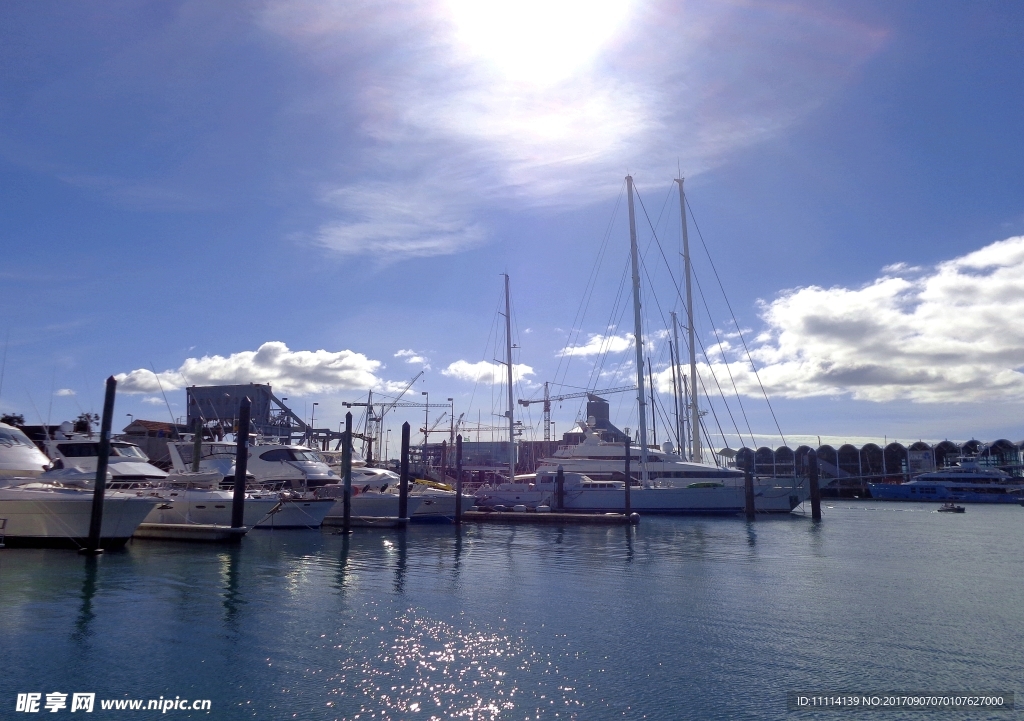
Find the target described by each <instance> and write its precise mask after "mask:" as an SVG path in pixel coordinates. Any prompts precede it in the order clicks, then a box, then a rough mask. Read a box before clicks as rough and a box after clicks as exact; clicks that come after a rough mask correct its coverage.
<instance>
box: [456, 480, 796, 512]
mask: <svg viewBox="0 0 1024 721" xmlns="http://www.w3.org/2000/svg"><path fill="white" fill-rule="evenodd" d="M804 490H805V489H804V488H803V487H801V486H797V487H796V488H792V487H785V486H768V485H757V486H755V487H754V510H755V511H757V512H758V513H789V512H791V511H792V510H793V509H795V508H796V507H797V506H799V505H800V504H801V503H802V502H803V501H805V500H806V499H807V495H806V493H805V492H804ZM476 501H477V504H478V505H482V506H496V505H503V506H516V505H524V506H527V507H529V508H536V507H537V506H539V505H548V506H551V508H555V506H556V503H555V498H554V493H553V492H552V491H549V490H546V489H545V490H527V489H522V490H516V489H508V490H505V489H501V488H498V489H492V488H485V489H481V491H480V493H478V494H477V496H476ZM629 507H630V511H635V512H637V513H663V514H679V515H735V514H737V513H743V512H744V511H745V509H746V496H745V491H744V489H743V487H742V486H717V487H710V488H636V487H634V488H632V489H631V491H630V499H629ZM564 508H565V510H567V511H585V512H588V513H612V512H615V513H623V512H625V510H626V499H625V492H624V491H623V490H622V489H586V488H583V489H580V488H566V490H565V497H564Z"/></svg>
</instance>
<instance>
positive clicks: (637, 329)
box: [626, 175, 647, 486]
mask: <svg viewBox="0 0 1024 721" xmlns="http://www.w3.org/2000/svg"><path fill="white" fill-rule="evenodd" d="M626 197H627V198H629V253H630V257H631V259H632V263H633V336H634V340H635V341H636V391H637V401H638V402H639V404H640V407H639V408H638V409H637V410H638V411H639V412H638V414H637V415H638V416H639V418H640V482H641V484H643V485H645V486H646V485H647V402H646V400H645V399H644V334H643V328H642V327H641V324H640V257H639V253H638V252H637V247H636V217H635V216H634V214H633V176H631V175H627V176H626ZM626 483H629V479H628V478H627V479H626Z"/></svg>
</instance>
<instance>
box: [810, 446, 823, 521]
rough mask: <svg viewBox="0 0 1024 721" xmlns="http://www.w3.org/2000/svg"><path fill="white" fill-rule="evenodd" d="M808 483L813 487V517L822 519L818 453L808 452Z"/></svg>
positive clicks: (812, 450)
mask: <svg viewBox="0 0 1024 721" xmlns="http://www.w3.org/2000/svg"><path fill="white" fill-rule="evenodd" d="M807 483H808V485H810V487H811V518H812V519H814V520H815V521H820V520H821V488H820V487H819V486H818V453H817V452H816V451H815V450H814V449H813V448H812V449H811V450H809V451H808V452H807Z"/></svg>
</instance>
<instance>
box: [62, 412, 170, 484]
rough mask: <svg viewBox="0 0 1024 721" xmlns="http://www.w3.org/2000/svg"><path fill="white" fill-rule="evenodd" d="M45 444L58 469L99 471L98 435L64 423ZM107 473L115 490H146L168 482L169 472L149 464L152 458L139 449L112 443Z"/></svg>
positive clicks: (127, 444) (126, 444)
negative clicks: (78, 431)
mask: <svg viewBox="0 0 1024 721" xmlns="http://www.w3.org/2000/svg"><path fill="white" fill-rule="evenodd" d="M42 443H43V447H44V449H45V450H46V454H47V455H48V456H49V457H50V459H51V461H53V464H54V466H55V467H56V468H80V469H82V470H84V471H93V472H95V471H96V464H97V461H98V460H99V451H100V441H99V435H98V434H95V433H74V432H72V425H71V423H68V422H65V423H62V424H61V427H60V430H59V431H57V433H55V434H54V436H53V437H52V438H48V439H47V440H45V441H43V442H42ZM107 472H108V473H109V474H110V479H111V480H110V483H111V485H110V488H111V489H113V490H129V489H133V488H146V487H148V486H149V485H150V484H152V483H156V482H160V481H163V480H164V479H166V478H167V472H166V471H162V470H160V469H159V468H157V467H156V466H154V465H153V464H152V463H150V462H149V457H148V456H147V455H146V454H145V453H144V452H143V450H142V449H141V448H140V447H139V446H137V445H135V444H134V443H126V442H125V441H116V440H112V441H111V442H110V455H109V456H108V458H107Z"/></svg>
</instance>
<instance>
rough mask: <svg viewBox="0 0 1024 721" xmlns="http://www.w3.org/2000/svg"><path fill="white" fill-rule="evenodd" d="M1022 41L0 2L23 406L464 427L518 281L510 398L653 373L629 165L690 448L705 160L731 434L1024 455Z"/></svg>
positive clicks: (329, 5)
mask: <svg viewBox="0 0 1024 721" xmlns="http://www.w3.org/2000/svg"><path fill="white" fill-rule="evenodd" d="M1022 33H1024V7H1022V6H1021V5H1020V4H1019V3H1013V2H980V3H945V2H930V3H888V2H870V1H865V2H860V3H840V2H820V1H815V2H801V1H799V0H797V1H787V2H771V1H767V2H757V3H752V2H742V1H734V2H733V1H726V0H723V1H720V2H701V1H695V2H688V1H687V2H680V1H676V2H660V1H652V2H641V1H640V0H633V1H629V0H619V1H618V2H605V1H604V0H588V1H587V2H583V1H581V0H546V1H545V2H543V3H541V2H536V1H535V0H517V1H516V2H501V1H495V2H482V1H480V0H393V1H392V2H387V3H374V2H364V1H363V0H346V1H345V2H330V1H328V0H265V1H264V2H249V3H232V2H223V3H208V2H192V1H184V2H170V1H167V2H135V1H133V2H115V1H112V0H111V1H101V2H95V3H79V4H67V3H57V2H47V1H45V0H44V1H39V2H31V3H27V2H20V3H18V2H13V3H4V4H3V5H0V65H2V67H3V68H4V72H3V73H0V247H2V248H3V262H2V263H0V288H2V289H3V297H4V298H5V299H6V311H7V312H5V313H4V314H3V317H4V321H3V323H0V342H2V343H3V349H2V351H0V352H2V353H3V365H2V379H0V412H4V413H21V414H23V415H24V416H25V417H26V420H27V421H29V422H35V423H39V422H42V421H44V420H48V421H50V422H53V423H57V422H60V421H62V420H66V419H71V418H74V417H75V416H77V415H78V414H79V413H81V412H84V411H95V412H98V411H99V410H100V408H101V406H102V395H103V381H104V379H105V378H106V377H107V376H110V375H114V376H115V377H116V378H118V380H119V389H118V400H117V407H116V415H115V422H114V427H115V428H119V427H123V425H126V424H127V423H128V421H129V416H131V417H135V418H148V419H152V420H168V419H169V418H170V417H171V416H176V417H177V416H182V415H184V413H185V402H184V395H185V394H184V391H183V387H184V386H185V385H186V384H198V385H203V384H218V383H246V382H269V383H271V384H272V385H273V387H274V390H275V392H276V393H277V394H278V395H279V396H287V397H288V398H289V399H290V400H289V405H290V406H291V407H292V408H293V409H294V410H295V411H296V412H297V413H300V414H302V415H303V416H304V417H309V416H310V414H311V412H313V410H314V408H315V413H316V419H315V420H316V425H317V426H321V425H325V426H330V427H334V428H337V424H338V423H339V422H340V421H341V419H342V416H343V414H344V412H345V408H344V406H343V405H342V404H343V403H344V402H345V401H356V400H364V399H365V398H366V394H367V392H368V391H369V390H373V391H374V392H375V393H377V394H389V393H390V394H395V393H397V392H399V391H400V390H402V389H403V388H404V387H405V386H406V385H407V384H408V382H409V381H410V380H411V379H412V378H413V377H414V376H415V375H416V374H418V373H419V372H420V371H423V374H422V376H420V377H419V379H418V380H417V381H416V383H415V384H414V385H413V387H412V388H411V389H410V390H409V392H408V395H407V396H406V400H416V401H420V400H423V399H424V397H423V396H422V394H423V393H428V394H429V398H430V401H431V403H441V404H447V403H448V401H447V399H448V398H452V399H453V400H452V404H453V406H454V412H455V415H456V417H459V416H460V415H461V416H462V418H463V424H464V425H463V428H464V429H465V430H466V431H467V433H468V434H469V437H470V438H472V439H475V437H476V432H475V431H474V428H475V427H476V426H477V425H481V426H483V427H485V429H491V428H494V427H495V426H499V425H501V424H502V423H503V422H505V421H504V419H503V418H502V414H503V413H504V411H505V401H504V398H505V390H504V387H503V386H502V383H503V382H504V381H503V378H504V372H505V369H504V366H501V365H500V363H501V362H503V361H504V360H505V357H504V318H503V316H501V315H500V313H502V312H503V310H504V306H503V303H504V300H503V284H504V279H503V278H502V274H505V273H507V274H508V275H509V282H510V288H511V297H512V325H513V342H514V344H515V346H516V348H515V350H514V352H513V368H514V370H515V378H516V379H515V383H514V386H515V396H516V398H517V399H519V398H522V399H536V398H538V397H540V396H541V395H542V393H543V384H544V383H545V382H548V383H549V384H550V389H551V390H550V392H551V394H552V395H553V396H554V395H558V394H571V393H577V392H580V391H581V390H582V389H587V388H589V389H594V388H595V387H596V388H612V387H621V386H628V385H631V384H632V383H634V382H635V366H634V363H635V360H634V359H635V355H634V353H635V349H634V348H633V346H632V343H633V327H632V307H631V305H630V298H629V287H628V285H626V286H623V285H622V281H623V278H625V277H626V276H625V275H624V274H625V273H626V271H627V261H628V251H629V228H628V214H627V212H626V199H625V194H624V193H625V183H624V178H625V176H626V175H627V174H629V175H631V176H632V177H633V178H634V181H635V184H636V189H637V193H638V195H637V198H636V213H637V226H638V229H637V232H638V242H639V245H640V250H641V254H642V257H643V272H642V277H643V283H642V285H643V291H642V292H643V304H642V309H643V323H644V339H645V346H646V350H647V354H648V355H649V357H650V358H651V369H650V370H651V373H650V378H651V379H653V381H654V385H655V387H656V389H657V394H656V395H657V399H656V406H658V407H659V408H660V410H659V418H658V421H657V423H658V425H659V426H660V428H659V430H660V434H661V436H660V438H659V440H664V438H665V434H666V425H668V424H671V423H672V421H671V420H670V417H671V415H672V413H673V411H672V407H673V401H672V396H671V383H672V382H671V369H670V366H669V363H670V361H669V357H668V350H667V347H668V345H667V344H668V338H669V337H670V336H671V333H670V325H671V321H670V320H669V317H670V316H669V314H670V313H671V312H673V311H674V312H676V313H678V314H680V316H681V317H683V318H685V313H684V312H683V310H682V303H681V295H682V293H681V292H679V291H678V290H677V288H678V287H679V283H680V276H681V270H680V247H681V246H680V243H681V223H680V216H679V203H678V191H677V186H676V185H675V183H674V178H676V177H677V176H679V175H680V174H681V175H682V176H683V177H685V188H686V193H687V202H688V204H689V211H688V213H689V214H690V216H691V217H690V219H689V225H688V235H689V240H690V244H691V256H692V258H693V264H694V272H695V277H696V283H697V284H699V286H700V291H699V292H698V291H696V290H695V296H697V300H696V301H695V303H694V313H695V321H694V329H695V331H696V333H697V337H698V340H699V345H700V346H701V348H700V349H699V350H700V352H699V353H698V365H699V370H700V376H701V382H702V384H703V387H704V389H706V390H707V392H708V398H703V397H702V398H701V404H702V405H703V406H704V407H708V406H710V408H711V410H712V411H713V412H711V413H709V414H708V415H707V416H705V422H706V424H707V426H708V428H709V429H710V432H711V435H712V445H714V446H719V447H720V446H723V445H730V446H732V447H737V446H738V445H739V444H740V443H745V444H747V445H751V444H757V445H761V444H773V445H774V444H778V443H781V442H783V439H784V440H785V442H787V443H789V444H790V445H794V444H795V443H796V442H806V441H807V440H809V439H815V438H818V437H820V438H821V439H822V440H823V441H826V440H833V441H835V440H851V441H853V442H863V441H866V440H875V441H877V440H882V439H884V440H889V441H891V440H893V439H897V440H901V441H912V440H918V439H925V440H929V439H930V440H940V439H943V438H950V439H954V440H966V439H968V438H979V439H982V440H994V439H995V438H1010V439H1011V440H1014V441H1019V440H1021V439H1022V438H1024V420H1022V418H1024V415H1022V413H1021V409H1022V403H1024V321H1022V320H1021V319H1022V318H1024V192H1022V190H1024V144H1022V143H1021V140H1020V138H1021V132H1020V128H1021V118H1022V117H1024V44H1022V43H1021V42H1020V38H1021V37H1022ZM683 341H684V343H683V345H684V346H685V333H684V334H683ZM683 354H684V355H685V354H686V350H685V348H684V350H683ZM755 368H756V373H755V371H754V369H755ZM719 388H721V393H719ZM165 396H166V400H165ZM766 397H767V399H769V401H770V404H769V402H766ZM608 398H609V400H610V402H611V409H612V420H613V421H614V422H616V423H617V425H619V426H620V427H631V428H635V427H636V425H637V415H636V413H637V412H636V402H635V393H632V392H620V393H615V394H611V395H609V396H608ZM313 403H317V405H316V406H313ZM168 406H169V408H168ZM443 412H445V411H444V409H443V408H436V409H430V411H429V416H430V421H431V424H433V423H434V422H435V421H437V422H438V423H439V427H441V426H446V425H447V424H448V423H449V420H450V417H449V416H444V417H443V418H440V416H441V414H442V413H443ZM580 412H581V404H580V401H579V399H578V398H572V399H566V400H564V401H561V402H557V403H555V405H554V409H553V420H554V421H555V432H556V435H560V434H561V433H562V432H564V431H566V430H569V428H570V427H571V426H572V424H573V421H574V419H575V418H576V417H577V416H578V414H579V413H580ZM357 415H358V414H357ZM516 417H517V419H521V420H522V421H523V423H524V424H525V425H526V426H527V430H526V432H525V434H524V438H528V439H540V438H542V430H541V428H540V420H541V412H540V407H539V406H538V405H531V406H529V407H528V408H523V407H519V408H517V416H516ZM403 420H408V421H410V422H411V424H412V427H413V429H414V430H413V435H414V442H415V435H416V429H418V428H420V427H421V426H422V423H423V412H422V410H417V409H407V410H400V411H396V412H395V414H394V415H393V417H392V427H393V428H394V429H396V431H397V424H398V423H400V422H401V421H403ZM357 421H358V418H357ZM719 429H720V430H719ZM496 433H497V431H493V430H483V431H481V432H480V437H481V439H486V440H489V439H490V438H491V437H492V435H494V434H496ZM780 436H781V437H780ZM435 440H440V437H435Z"/></svg>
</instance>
